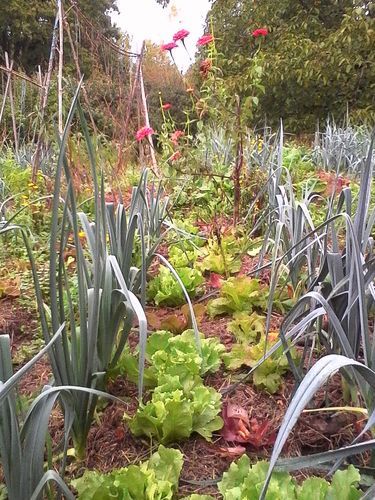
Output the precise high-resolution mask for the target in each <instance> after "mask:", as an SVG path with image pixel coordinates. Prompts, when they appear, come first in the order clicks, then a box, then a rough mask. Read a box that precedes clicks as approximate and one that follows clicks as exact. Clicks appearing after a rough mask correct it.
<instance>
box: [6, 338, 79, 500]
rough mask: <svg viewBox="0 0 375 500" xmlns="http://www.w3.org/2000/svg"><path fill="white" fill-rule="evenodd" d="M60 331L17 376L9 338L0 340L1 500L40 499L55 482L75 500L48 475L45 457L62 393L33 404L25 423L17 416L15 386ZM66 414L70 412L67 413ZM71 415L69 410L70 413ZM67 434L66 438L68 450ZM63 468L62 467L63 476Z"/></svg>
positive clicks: (59, 481)
mask: <svg viewBox="0 0 375 500" xmlns="http://www.w3.org/2000/svg"><path fill="white" fill-rule="evenodd" d="M62 329H63V328H60V329H59V330H58V332H57V333H56V335H54V336H53V338H52V340H51V342H50V344H49V345H48V347H47V348H45V349H43V350H42V351H41V352H40V353H39V354H38V355H37V356H36V357H35V358H34V359H33V360H31V361H30V362H29V363H28V364H27V365H26V366H25V367H23V368H22V369H21V370H19V372H18V373H17V374H16V375H14V374H13V368H12V358H11V354H10V339H9V336H8V335H1V336H0V421H1V425H0V462H1V465H2V470H3V474H4V480H5V485H6V491H5V490H4V489H3V490H1V488H0V498H9V500H25V499H26V498H28V499H32V498H34V499H36V498H39V495H38V491H39V492H41V491H42V490H43V489H44V487H45V486H46V484H47V483H48V482H50V481H54V482H55V483H56V484H57V485H58V487H59V488H60V489H61V490H62V491H63V492H64V494H65V496H66V498H68V499H72V498H73V496H72V495H71V494H70V492H69V490H68V488H67V486H66V485H65V484H64V482H63V481H62V479H61V477H60V476H59V475H58V474H57V473H56V472H55V471H54V470H49V471H47V472H45V467H44V454H45V444H46V436H47V432H48V422H49V418H50V415H51V411H52V408H53V407H54V405H55V403H56V400H57V398H58V396H59V392H58V391H56V392H52V393H51V392H49V391H46V392H45V393H44V394H43V393H42V394H41V396H40V397H39V398H37V399H36V400H34V401H33V403H32V404H31V406H30V408H29V409H28V412H27V415H26V417H25V419H24V420H23V421H22V420H21V418H20V416H19V415H18V412H17V398H16V393H15V386H16V384H17V382H18V381H19V379H20V377H21V376H22V375H23V374H24V373H25V372H26V371H27V370H29V369H30V367H31V366H32V365H33V364H34V363H35V362H36V361H37V360H38V359H39V358H40V357H41V356H42V355H43V354H45V352H46V350H47V349H48V348H51V347H52V345H53V343H54V342H56V341H57V339H58V338H59V337H60V335H61V331H62ZM66 410H67V409H66ZM67 411H68V410H67ZM67 444H68V434H67V433H66V434H65V449H66V447H67ZM63 469H64V466H62V472H63Z"/></svg>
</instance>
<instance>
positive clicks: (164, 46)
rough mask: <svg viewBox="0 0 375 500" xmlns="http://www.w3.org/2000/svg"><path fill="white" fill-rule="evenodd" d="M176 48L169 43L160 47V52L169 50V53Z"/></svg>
mask: <svg viewBox="0 0 375 500" xmlns="http://www.w3.org/2000/svg"><path fill="white" fill-rule="evenodd" d="M176 47H178V45H177V44H176V43H174V42H169V43H165V44H164V45H162V46H161V50H169V52H172V50H173V49H175V48H176Z"/></svg>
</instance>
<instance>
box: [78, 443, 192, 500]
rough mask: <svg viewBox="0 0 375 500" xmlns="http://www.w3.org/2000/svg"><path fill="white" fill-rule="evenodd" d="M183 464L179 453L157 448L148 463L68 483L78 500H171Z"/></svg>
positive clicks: (93, 473) (85, 474)
mask: <svg viewBox="0 0 375 500" xmlns="http://www.w3.org/2000/svg"><path fill="white" fill-rule="evenodd" d="M182 464H183V456H182V453H181V452H180V451H179V450H174V449H168V448H165V447H164V446H163V445H160V446H159V448H158V451H157V452H155V453H153V455H151V457H150V458H149V460H146V461H145V462H142V463H141V464H140V465H129V467H124V468H122V469H117V470H114V471H113V472H111V473H109V474H100V473H98V472H94V471H86V472H85V473H84V475H83V476H82V477H80V478H79V479H75V480H73V481H72V486H73V487H74V488H75V489H76V490H77V493H78V498H79V500H94V499H97V500H99V499H100V500H110V499H111V498H119V499H120V498H121V499H124V500H127V499H128V500H172V499H173V498H174V497H175V493H176V491H177V486H178V480H179V477H180V472H181V469H182Z"/></svg>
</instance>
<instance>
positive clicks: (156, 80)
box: [142, 42, 190, 131]
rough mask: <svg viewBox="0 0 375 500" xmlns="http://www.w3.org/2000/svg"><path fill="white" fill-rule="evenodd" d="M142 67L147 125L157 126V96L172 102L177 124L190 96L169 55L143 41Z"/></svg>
mask: <svg viewBox="0 0 375 500" xmlns="http://www.w3.org/2000/svg"><path fill="white" fill-rule="evenodd" d="M142 70H143V78H144V83H145V90H146V94H147V102H148V106H149V109H150V121H151V125H152V126H153V127H154V128H155V130H157V131H160V130H161V125H162V113H161V109H160V99H161V100H162V102H163V103H167V102H168V103H170V104H172V108H171V110H170V113H171V115H172V117H173V119H174V120H175V122H176V123H177V124H178V125H180V124H182V123H184V122H185V118H186V117H185V115H184V113H183V110H184V109H187V108H188V107H190V98H189V94H188V93H187V92H186V86H185V83H184V80H183V77H182V76H181V74H180V73H179V71H178V70H177V68H176V66H175V65H174V64H173V63H172V61H171V59H170V56H169V55H168V54H167V53H166V52H163V51H161V49H160V47H159V46H158V45H155V44H153V43H152V42H146V51H145V56H144V59H143V64H142Z"/></svg>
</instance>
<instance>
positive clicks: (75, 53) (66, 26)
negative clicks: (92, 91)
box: [64, 18, 98, 135]
mask: <svg viewBox="0 0 375 500" xmlns="http://www.w3.org/2000/svg"><path fill="white" fill-rule="evenodd" d="M64 26H65V29H66V32H67V34H68V39H69V43H70V48H71V49H72V56H73V60H74V64H75V66H76V71H77V76H78V81H81V80H82V73H81V68H80V65H79V60H78V56H77V52H76V49H75V46H74V43H73V38H72V34H71V31H70V27H69V23H68V21H67V20H66V18H65V19H64ZM81 88H82V94H83V98H84V101H85V104H86V106H87V112H88V114H89V117H90V121H91V125H92V128H93V131H94V133H95V134H96V135H97V132H98V131H97V128H96V125H95V121H94V118H93V116H92V113H91V109H90V100H89V96H88V95H87V90H86V87H85V86H84V85H82V87H81Z"/></svg>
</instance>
